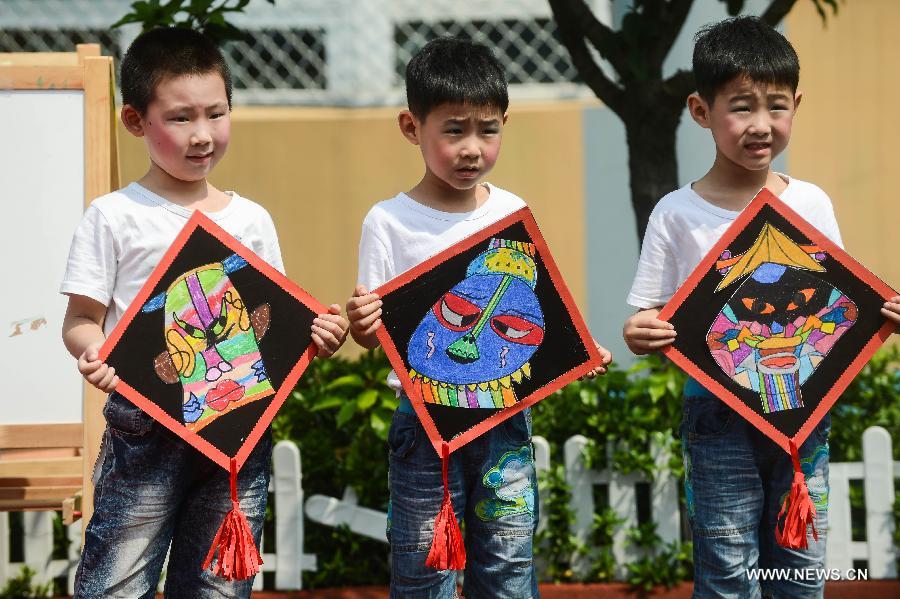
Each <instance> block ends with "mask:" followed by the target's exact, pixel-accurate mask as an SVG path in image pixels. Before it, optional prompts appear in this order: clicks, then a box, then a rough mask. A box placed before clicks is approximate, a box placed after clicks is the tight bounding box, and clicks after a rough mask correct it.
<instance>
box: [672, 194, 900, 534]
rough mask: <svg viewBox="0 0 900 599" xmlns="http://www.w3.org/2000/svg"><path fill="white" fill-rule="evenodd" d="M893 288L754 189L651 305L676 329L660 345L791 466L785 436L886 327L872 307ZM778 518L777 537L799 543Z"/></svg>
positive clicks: (804, 423) (795, 439)
mask: <svg viewBox="0 0 900 599" xmlns="http://www.w3.org/2000/svg"><path fill="white" fill-rule="evenodd" d="M894 295H896V292H894V291H893V290H892V289H891V288H890V287H889V286H888V285H886V284H885V283H884V282H882V281H881V280H880V279H878V278H877V277H876V276H875V275H873V274H872V273H870V272H869V271H867V270H866V269H865V268H864V267H862V266H861V265H860V264H859V263H857V262H856V261H855V260H854V259H853V258H852V257H850V256H849V255H848V254H847V253H846V252H845V251H843V250H842V249H841V248H839V247H838V246H837V245H835V244H834V243H832V242H831V241H830V240H829V239H828V238H826V237H825V236H824V235H822V234H821V233H820V232H819V231H817V230H816V229H815V228H813V227H812V226H811V225H810V224H809V223H807V222H806V221H805V220H803V218H801V217H800V216H799V215H798V214H797V213H795V212H794V211H793V210H791V209H790V208H789V207H788V206H786V205H785V204H784V203H783V202H781V201H780V200H779V199H778V198H777V197H775V196H774V195H773V194H772V193H771V192H769V191H768V190H766V189H763V190H762V191H761V192H760V193H759V194H758V195H757V197H756V198H755V199H754V200H753V201H752V202H751V203H750V205H749V206H747V208H745V209H744V211H743V212H742V214H741V216H740V217H738V219H737V220H736V221H735V222H734V223H733V224H732V225H731V227H729V228H728V230H727V231H726V232H725V234H723V235H722V238H721V239H720V240H719V242H718V243H717V244H716V245H715V246H714V247H713V249H712V250H711V251H710V253H709V254H708V255H707V256H706V257H705V258H704V259H703V261H701V263H700V264H699V265H698V266H697V268H696V269H695V270H694V272H693V273H692V274H691V276H690V277H689V278H688V279H687V281H686V282H685V283H684V285H682V286H681V288H680V289H679V290H678V291H677V292H676V293H675V296H674V297H673V298H672V299H671V301H669V303H668V304H667V305H666V306H665V307H664V308H663V309H662V311H661V312H660V315H659V318H660V319H662V320H667V321H669V322H671V323H672V324H673V325H675V330H676V331H678V336H677V337H676V339H675V342H674V343H673V344H672V345H670V346H668V347H667V348H666V349H665V350H664V353H665V354H666V355H667V356H668V357H669V358H671V359H672V360H673V361H674V362H675V363H676V364H678V365H679V366H680V367H681V368H682V369H684V370H685V371H686V372H687V373H688V374H690V375H691V376H692V377H694V378H695V379H697V381H698V382H700V384H702V385H703V386H704V387H705V388H706V389H708V390H709V391H711V392H712V393H713V394H715V395H716V396H717V397H719V398H720V399H722V400H723V401H725V402H726V403H727V404H728V405H729V406H731V407H732V408H733V409H734V410H736V411H737V412H738V413H739V414H741V415H742V416H743V417H744V418H746V419H747V420H748V421H749V422H751V423H752V424H753V425H754V426H756V427H757V428H759V429H760V430H761V431H762V432H763V433H764V434H766V435H767V436H768V437H770V438H771V439H772V440H773V441H775V442H776V443H778V444H779V445H781V447H782V448H784V450H785V451H786V452H789V453H791V454H792V456H794V458H795V459H794V462H795V469H796V470H798V471H799V466H798V464H799V462H798V461H797V459H796V457H797V447H799V446H800V445H801V444H802V443H803V441H804V440H805V439H806V438H807V436H809V434H810V433H811V432H812V431H813V429H814V428H815V426H816V425H817V424H818V423H819V421H820V420H821V419H822V418H823V417H824V416H825V414H826V413H827V411H828V410H829V409H830V408H831V406H832V405H833V404H834V402H835V401H836V400H837V398H838V396H839V395H840V394H841V392H842V391H843V390H844V389H845V388H846V387H847V385H848V384H850V382H851V381H852V380H853V377H854V376H856V374H857V373H858V372H859V370H860V369H861V368H862V367H863V366H864V365H865V363H866V362H867V361H868V359H869V358H870V357H871V356H872V354H873V353H874V352H875V351H876V350H877V349H878V347H879V346H880V345H881V344H882V343H883V342H884V341H885V340H886V339H887V337H888V336H889V335H890V334H891V332H892V331H893V326H892V325H891V324H890V323H889V322H887V320H886V319H885V318H884V317H883V316H882V315H881V313H880V309H881V307H882V305H883V303H884V301H885V300H886V299H888V298H890V297H892V296H894ZM799 479H800V481H802V480H803V477H802V473H801V474H800V477H799ZM795 482H796V481H795ZM803 487H804V489H805V483H804V484H803ZM799 492H800V490H799V489H795V490H794V491H793V492H792V493H799ZM807 499H808V498H807ZM800 503H802V502H800V501H799V500H795V501H794V507H795V508H797V506H798V504H800ZM808 505H809V506H811V504H808ZM798 509H799V508H798ZM811 514H812V515H814V514H815V509H814V508H812V511H811ZM805 516H809V514H805ZM788 524H789V525H791V526H793V529H792V530H787V527H786V529H785V531H784V532H782V533H780V534H779V542H782V543H783V544H785V545H786V546H792V547H798V546H803V547H805V544H806V527H805V526H802V525H799V524H797V522H796V521H794V520H792V521H790V522H789V523H788ZM792 543H793V544H792Z"/></svg>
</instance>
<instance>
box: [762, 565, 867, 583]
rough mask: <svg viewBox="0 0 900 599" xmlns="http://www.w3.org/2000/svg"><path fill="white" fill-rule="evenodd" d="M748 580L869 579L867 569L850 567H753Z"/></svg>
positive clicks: (809, 580) (812, 580)
mask: <svg viewBox="0 0 900 599" xmlns="http://www.w3.org/2000/svg"><path fill="white" fill-rule="evenodd" d="M747 577H748V578H749V579H750V580H759V581H767V580H793V581H804V582H814V581H817V580H826V581H827V580H869V571H868V569H865V568H863V569H858V568H850V569H849V570H841V569H839V568H755V569H752V570H747Z"/></svg>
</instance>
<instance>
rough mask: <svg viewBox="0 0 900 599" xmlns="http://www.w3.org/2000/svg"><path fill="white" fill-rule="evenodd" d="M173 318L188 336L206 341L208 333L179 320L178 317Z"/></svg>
mask: <svg viewBox="0 0 900 599" xmlns="http://www.w3.org/2000/svg"><path fill="white" fill-rule="evenodd" d="M172 317H173V318H174V319H175V322H177V323H178V326H180V327H181V328H182V329H184V332H185V333H187V334H188V335H190V336H191V337H193V338H194V339H206V333H205V332H204V331H202V330H201V329H198V328H197V327H195V326H194V325H192V324H190V323H187V322H185V321H183V320H181V319H180V318H178V316H176V315H174V314H173V315H172Z"/></svg>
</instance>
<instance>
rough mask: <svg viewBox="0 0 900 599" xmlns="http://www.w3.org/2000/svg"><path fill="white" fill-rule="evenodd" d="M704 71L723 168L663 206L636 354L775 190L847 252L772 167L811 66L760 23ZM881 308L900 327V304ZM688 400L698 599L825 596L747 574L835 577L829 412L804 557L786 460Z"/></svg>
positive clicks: (822, 203) (754, 433) (728, 32)
mask: <svg viewBox="0 0 900 599" xmlns="http://www.w3.org/2000/svg"><path fill="white" fill-rule="evenodd" d="M693 67H694V77H695V80H696V84H697V92H695V93H693V94H691V95H690V96H689V97H688V110H689V112H690V114H691V116H692V117H693V119H694V120H695V121H696V122H697V123H698V124H699V125H700V126H701V127H704V128H706V129H709V130H710V132H711V133H712V136H713V139H714V140H715V143H716V158H715V161H714V163H713V165H712V168H710V170H709V172H707V173H706V175H704V176H703V177H702V178H701V179H700V180H698V181H695V182H694V183H692V184H689V185H685V186H684V187H682V188H681V189H678V190H676V191H673V192H672V193H670V194H668V195H666V196H665V197H663V198H662V199H661V200H660V201H659V203H658V204H657V205H656V207H655V208H654V210H653V212H652V214H651V215H650V219H649V223H648V226H647V232H646V234H645V236H644V241H643V246H642V248H641V257H640V261H639V263H638V268H637V274H636V275H635V278H634V283H633V285H632V288H631V292H630V293H629V295H628V300H627V301H628V303H629V304H631V305H632V306H635V307H636V308H638V312H637V313H636V314H634V315H633V316H631V317H630V318H629V319H628V320H627V321H626V322H625V327H624V330H623V335H624V337H625V342H626V343H627V344H628V347H629V348H630V349H631V350H632V351H633V352H634V353H636V354H646V353H648V352H653V351H658V350H659V349H660V348H662V347H664V346H666V345H668V344H670V343H672V342H673V341H674V339H675V335H676V331H675V330H674V328H673V326H672V325H671V324H669V323H666V322H662V321H660V320H659V319H658V318H657V315H658V314H659V310H660V308H661V307H662V306H663V305H664V304H665V303H666V302H668V301H669V300H670V299H671V298H672V296H673V295H674V293H675V291H676V290H677V289H678V287H680V286H681V284H682V283H684V281H685V280H686V279H687V277H688V275H689V274H690V273H691V272H692V271H693V270H694V268H695V267H696V266H697V264H699V262H700V261H701V259H702V258H703V257H704V256H705V255H706V254H707V253H708V252H709V250H710V249H711V248H712V247H713V245H714V244H715V243H716V241H718V239H719V238H720V237H721V235H722V234H723V233H724V232H725V230H726V229H727V228H728V227H729V226H730V225H731V223H732V222H733V221H734V219H735V218H736V217H737V216H738V215H739V214H740V213H741V210H743V209H744V208H745V207H746V206H747V204H748V203H749V202H750V200H751V199H753V197H755V196H756V194H757V192H758V191H759V190H760V189H761V188H762V187H767V188H768V189H769V190H770V191H772V192H773V193H775V194H776V195H778V196H779V197H780V198H781V200H783V201H784V202H785V203H786V204H787V205H788V206H790V207H791V208H793V209H794V210H795V211H796V212H797V213H799V214H800V215H801V216H802V217H803V218H805V219H806V220H808V221H809V222H810V223H811V224H812V225H813V226H815V227H816V228H817V229H819V231H821V232H822V233H823V234H825V235H826V236H827V237H828V238H829V239H831V240H832V241H833V242H835V243H836V244H838V245H841V236H840V231H839V230H838V226H837V222H836V221H835V218H834V210H833V208H832V205H831V200H830V199H829V198H828V196H827V195H826V194H825V192H823V191H822V190H821V189H819V188H818V187H816V186H815V185H813V184H811V183H806V182H804V181H799V180H797V179H791V178H789V177H787V176H786V175H782V174H779V173H776V172H775V171H773V170H772V169H771V163H772V160H773V159H774V158H775V156H777V155H778V154H779V153H780V152H781V151H782V150H784V149H785V147H786V146H787V144H788V141H789V139H790V134H791V125H792V122H793V118H794V114H795V112H796V110H797V107H798V105H799V104H800V98H801V93H800V92H799V91H797V84H798V80H799V72H800V66H799V62H798V59H797V55H796V53H795V52H794V49H793V47H791V45H790V43H789V42H788V41H787V40H786V39H785V38H784V37H783V36H782V35H781V34H780V33H778V32H777V31H775V30H774V29H772V28H771V27H770V26H768V25H767V24H765V23H764V22H763V21H762V20H760V19H759V18H757V17H738V18H734V19H727V20H725V21H722V22H720V23H717V24H715V25H712V26H710V27H707V28H705V29H703V30H701V31H700V33H699V34H698V36H697V40H696V44H695V46H694V62H693ZM882 312H883V313H884V314H885V315H886V316H888V317H889V318H891V319H892V320H894V321H895V322H898V323H900V297H897V298H893V300H892V301H891V302H887V303H886V304H885V307H884V309H883V310H882ZM684 395H685V406H684V420H683V424H682V431H681V434H682V443H683V448H684V460H685V495H686V500H687V509H688V515H689V518H690V521H691V529H692V532H693V547H694V597H741V598H748V599H750V598H753V597H760V596H761V595H762V596H764V597H779V598H780V597H790V598H803V597H821V596H822V589H823V584H824V583H823V582H822V581H818V580H817V581H813V580H800V579H784V580H768V581H765V582H759V579H758V578H750V577H749V576H748V574H747V572H748V571H749V570H753V569H756V568H790V569H792V571H800V570H804V569H815V568H819V569H821V568H824V558H825V531H826V530H827V513H828V510H827V507H828V432H829V430H830V426H831V420H830V416H826V417H825V418H824V419H823V420H822V421H821V423H820V424H819V426H818V427H816V430H815V431H814V432H813V434H811V435H810V437H809V438H808V439H807V441H806V442H805V443H804V444H803V446H802V447H801V448H800V452H799V453H800V458H801V461H804V463H806V464H807V465H808V471H809V476H808V478H807V485H808V488H809V492H810V497H811V499H812V500H813V502H814V503H815V505H816V522H815V525H816V529H817V530H818V533H819V539H818V541H814V540H813V539H812V538H811V537H810V538H809V542H810V544H809V549H808V550H800V551H797V550H791V549H786V548H784V547H781V546H779V545H778V544H777V543H776V541H775V534H774V532H773V531H774V530H775V519H776V517H777V514H778V511H779V509H780V508H781V505H782V497H783V495H784V493H785V491H786V490H787V489H789V488H790V484H791V481H792V479H793V467H792V464H791V461H790V460H789V459H786V457H785V455H784V451H783V450H782V449H781V448H780V447H778V446H777V445H776V444H775V443H774V442H772V441H771V440H769V439H768V438H767V437H765V436H764V435H763V434H762V433H761V432H759V431H758V430H757V429H756V428H754V427H753V426H752V425H751V424H749V423H748V422H747V421H745V420H744V419H743V418H741V417H739V416H738V415H737V414H736V413H735V412H734V410H732V409H731V408H730V407H728V405H726V404H725V403H724V402H722V401H720V400H719V399H717V398H716V397H715V396H714V395H713V394H712V393H710V392H709V391H707V390H706V389H705V388H703V387H702V386H701V385H700V384H699V383H698V382H697V381H696V380H694V379H692V378H691V379H689V380H688V383H687V384H686V385H685V389H684ZM804 470H805V471H806V470H807V468H805V469H804ZM794 568H798V569H799V570H793V569H794Z"/></svg>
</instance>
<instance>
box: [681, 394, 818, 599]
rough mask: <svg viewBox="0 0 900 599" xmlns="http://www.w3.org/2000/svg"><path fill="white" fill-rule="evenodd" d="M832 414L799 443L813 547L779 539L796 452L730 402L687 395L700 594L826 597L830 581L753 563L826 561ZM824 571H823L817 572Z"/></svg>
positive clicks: (688, 472) (688, 476) (743, 598)
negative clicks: (753, 573)
mask: <svg viewBox="0 0 900 599" xmlns="http://www.w3.org/2000/svg"><path fill="white" fill-rule="evenodd" d="M830 430H831V416H830V415H826V416H825V418H823V419H822V421H821V422H820V423H819V425H818V426H817V427H816V429H815V430H814V431H813V433H812V434H811V435H810V436H809V438H808V439H807V440H806V442H804V443H803V445H802V446H801V447H800V450H799V454H800V461H801V466H802V468H803V471H804V473H805V474H806V482H807V486H808V487H809V495H810V498H811V499H812V500H813V503H814V504H815V506H816V519H815V524H816V530H817V532H818V535H819V540H818V541H815V540H813V537H812V532H811V531H810V532H809V533H808V541H809V549H806V550H793V549H786V548H784V547H781V546H780V545H778V543H777V542H776V541H775V522H776V518H777V516H778V511H779V510H780V509H781V504H782V502H783V500H784V497H785V496H786V495H787V494H788V492H789V491H790V487H791V483H792V482H793V476H794V469H793V466H792V463H791V459H790V456H789V455H788V454H787V453H786V452H785V451H784V450H783V449H782V448H781V447H780V446H778V445H776V444H775V443H774V442H773V441H772V440H771V439H769V438H768V437H766V436H765V435H763V434H762V433H761V432H760V431H759V430H758V429H757V428H756V427H754V426H753V425H752V424H750V423H749V422H747V421H746V420H745V419H744V418H742V417H741V416H740V415H739V414H738V413H737V412H735V411H734V410H732V409H731V408H730V407H728V405H726V404H725V403H724V402H722V401H720V400H719V399H716V398H715V397H709V396H697V397H686V398H685V402H684V420H683V422H682V425H681V438H682V443H683V448H684V463H685V496H686V499H687V508H688V516H689V518H690V523H691V530H692V532H693V543H694V597H697V598H703V599H706V598H707V597H723V598H724V597H728V598H732V597H733V598H735V599H756V598H759V597H770V598H774V599H805V598H814V597H822V593H823V591H824V581H822V580H816V581H811V580H797V579H796V578H795V577H793V576H791V577H790V578H788V579H785V580H766V581H761V580H756V579H753V578H751V577H750V576H748V574H747V572H748V570H756V569H768V568H778V569H790V570H791V574H793V570H794V568H798V569H802V570H805V569H807V568H812V569H817V568H818V569H821V568H824V567H825V535H826V532H827V529H828V433H829V431H830ZM813 578H817V577H813Z"/></svg>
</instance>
